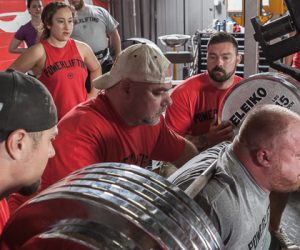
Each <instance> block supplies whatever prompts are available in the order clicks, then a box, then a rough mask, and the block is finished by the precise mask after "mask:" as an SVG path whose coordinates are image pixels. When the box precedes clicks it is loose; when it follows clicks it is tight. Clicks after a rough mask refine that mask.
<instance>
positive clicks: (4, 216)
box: [0, 199, 9, 235]
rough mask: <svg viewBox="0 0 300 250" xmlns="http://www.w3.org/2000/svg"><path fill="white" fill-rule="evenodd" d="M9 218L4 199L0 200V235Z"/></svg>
mask: <svg viewBox="0 0 300 250" xmlns="http://www.w3.org/2000/svg"><path fill="white" fill-rule="evenodd" d="M8 218H9V209H8V204H7V202H6V199H2V200H0V235H1V233H2V231H3V228H4V226H5V224H6V222H7V220H8Z"/></svg>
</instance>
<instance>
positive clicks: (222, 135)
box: [185, 115, 234, 152]
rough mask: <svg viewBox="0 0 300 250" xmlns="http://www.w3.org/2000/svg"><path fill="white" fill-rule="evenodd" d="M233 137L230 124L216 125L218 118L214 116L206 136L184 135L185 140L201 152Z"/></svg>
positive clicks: (226, 122)
mask: <svg viewBox="0 0 300 250" xmlns="http://www.w3.org/2000/svg"><path fill="white" fill-rule="evenodd" d="M233 135H234V133H233V127H232V125H231V124H230V122H228V121H225V122H222V123H220V124H218V118H217V115H215V117H214V119H213V121H212V122H211V124H210V127H209V131H208V132H207V133H206V134H203V135H198V136H192V135H185V138H186V139H188V140H189V141H191V142H192V143H193V144H194V145H195V146H196V147H197V149H198V150H199V151H200V152H201V151H203V150H205V149H207V148H209V147H212V146H214V145H216V144H218V143H220V142H222V141H226V140H232V138H233Z"/></svg>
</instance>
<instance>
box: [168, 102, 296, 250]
mask: <svg viewBox="0 0 300 250" xmlns="http://www.w3.org/2000/svg"><path fill="white" fill-rule="evenodd" d="M299 132H300V116H299V115H298V114H296V113H293V112H291V111H289V110H287V109H285V108H282V107H279V106H276V105H264V106H260V107H257V108H256V109H254V110H253V111H252V112H251V113H249V115H248V116H247V118H246V119H245V121H244V122H243V125H242V126H241V128H240V131H239V134H238V135H237V136H236V137H235V139H234V141H233V143H232V144H229V143H221V144H218V145H216V146H214V147H212V148H210V149H208V150H206V151H204V152H202V153H200V154H199V155H198V156H196V157H194V158H193V159H191V160H190V161H189V162H187V163H186V164H185V165H184V166H183V167H182V168H180V169H179V170H178V171H176V172H175V173H174V174H173V175H171V176H170V177H169V180H170V181H171V182H173V183H175V184H177V185H179V186H180V187H181V188H182V189H186V188H187V186H189V185H190V183H191V182H192V181H193V180H194V179H195V178H196V177H197V176H199V175H200V173H202V172H203V169H206V168H207V167H208V166H210V165H212V164H213V165H214V166H215V173H214V175H213V177H212V179H211V180H210V181H209V182H208V184H207V185H206V186H205V187H204V188H203V190H202V191H201V192H200V193H199V194H198V195H197V196H196V197H195V198H194V199H195V201H197V203H198V204H199V205H200V206H201V207H202V208H203V210H204V211H205V212H206V213H207V215H208V216H209V218H210V219H211V220H212V222H213V224H214V225H215V227H216V229H217V230H218V232H219V233H220V235H221V238H222V240H223V242H224V245H225V248H226V249H230V250H231V249H239V250H244V249H245V250H246V249H247V250H250V249H266V250H267V249H269V245H270V234H269V231H268V227H269V213H270V211H269V193H270V192H271V191H278V192H291V191H293V190H297V189H298V188H299V186H300V180H299V178H298V176H299V175H300V164H299V155H300V149H299V147H298V141H299V140H300V133H299Z"/></svg>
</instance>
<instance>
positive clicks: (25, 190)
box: [18, 181, 40, 196]
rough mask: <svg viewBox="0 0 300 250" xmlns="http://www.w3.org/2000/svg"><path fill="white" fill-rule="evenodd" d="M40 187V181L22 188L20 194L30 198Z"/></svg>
mask: <svg viewBox="0 0 300 250" xmlns="http://www.w3.org/2000/svg"><path fill="white" fill-rule="evenodd" d="M39 186H40V181H37V182H35V183H33V184H32V185H30V186H26V187H22V188H21V189H20V190H19V191H18V193H19V194H21V195H23V196H30V195H32V194H34V193H35V192H36V191H37V190H38V188H39Z"/></svg>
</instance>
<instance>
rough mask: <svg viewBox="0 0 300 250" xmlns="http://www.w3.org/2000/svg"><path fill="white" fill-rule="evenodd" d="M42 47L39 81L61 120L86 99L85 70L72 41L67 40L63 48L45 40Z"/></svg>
mask: <svg viewBox="0 0 300 250" xmlns="http://www.w3.org/2000/svg"><path fill="white" fill-rule="evenodd" d="M42 45H43V46H44V49H45V52H46V62H45V66H44V68H43V71H42V74H41V76H40V77H39V80H40V81H41V82H42V83H43V84H45V86H46V87H47V88H48V90H49V91H50V93H51V94H52V97H53V100H54V103H55V105H56V108H57V113H58V119H61V118H62V116H64V115H65V114H66V113H67V112H68V111H69V110H70V109H72V108H73V107H74V106H76V105H77V104H79V103H81V102H83V101H85V100H86V99H87V92H86V89H85V80H86V77H87V68H86V65H85V63H84V62H83V60H82V58H81V56H80V54H79V52H78V49H77V46H76V44H75V41H74V40H73V39H69V40H68V41H67V43H66V45H65V47H63V48H56V47H53V46H52V45H51V44H49V43H48V41H47V40H44V41H42Z"/></svg>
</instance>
